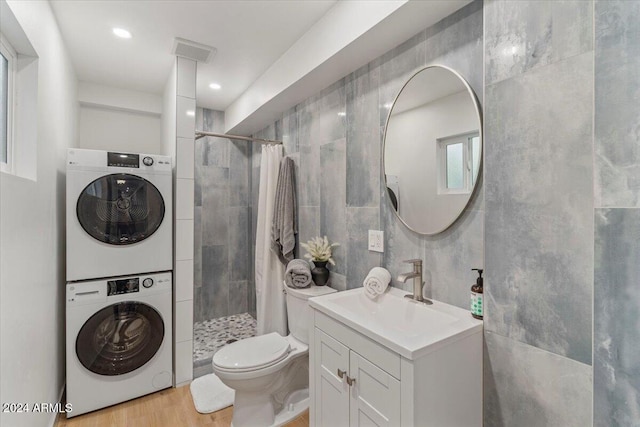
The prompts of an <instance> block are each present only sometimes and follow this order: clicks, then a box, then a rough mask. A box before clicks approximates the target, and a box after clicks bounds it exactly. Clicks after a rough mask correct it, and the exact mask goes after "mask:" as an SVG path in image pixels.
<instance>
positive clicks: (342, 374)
mask: <svg viewBox="0 0 640 427" xmlns="http://www.w3.org/2000/svg"><path fill="white" fill-rule="evenodd" d="M346 373H347V371H343V370H342V369H338V376H339V377H340V378H344V374H346ZM347 381H349V377H347Z"/></svg>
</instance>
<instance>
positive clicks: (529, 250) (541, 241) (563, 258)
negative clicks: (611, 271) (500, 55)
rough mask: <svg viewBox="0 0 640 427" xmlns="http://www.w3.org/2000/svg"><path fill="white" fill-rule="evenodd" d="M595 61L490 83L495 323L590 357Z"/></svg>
mask: <svg viewBox="0 0 640 427" xmlns="http://www.w3.org/2000/svg"><path fill="white" fill-rule="evenodd" d="M592 64H593V56H592V55H591V54H589V53H587V54H583V55H580V56H577V57H573V58H570V59H567V60H565V61H562V62H558V63H556V64H553V65H549V66H547V67H543V68H540V69H537V70H535V71H531V72H529V73H526V74H524V75H522V76H520V77H518V78H513V79H509V80H505V81H502V82H500V83H497V84H495V85H491V86H488V87H487V89H486V93H485V96H486V105H487V109H486V114H485V119H486V122H485V140H486V145H485V146H486V151H485V161H486V168H485V171H486V172H485V197H486V224H485V227H486V231H485V238H486V243H485V248H486V249H485V251H486V258H485V261H486V265H487V273H486V276H487V287H488V289H487V294H488V295H487V304H486V309H487V314H486V315H485V326H486V328H487V329H488V330H490V331H493V332H497V333H499V334H501V335H505V336H508V337H510V338H512V339H515V340H519V341H522V342H525V343H527V344H531V345H534V346H536V347H540V348H543V349H546V350H549V351H552V352H554V353H557V354H560V355H564V356H567V357H570V358H572V359H575V360H578V361H581V362H584V363H591V321H592V312H591V311H592V310H591V296H592V283H593V282H592V281H593V273H592V271H593V263H592V260H593V240H592V236H593V217H592V213H591V212H592V210H593V189H592V176H593V174H592V148H591V147H592V145H591V143H590V142H589V141H591V140H592V103H591V100H592V93H593V91H592V87H593V78H592ZM541 106H544V108H541Z"/></svg>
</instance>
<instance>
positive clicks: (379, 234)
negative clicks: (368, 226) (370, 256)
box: [369, 230, 384, 252]
mask: <svg viewBox="0 0 640 427" xmlns="http://www.w3.org/2000/svg"><path fill="white" fill-rule="evenodd" d="M369 250H370V251H374V252H384V231H381V230H369Z"/></svg>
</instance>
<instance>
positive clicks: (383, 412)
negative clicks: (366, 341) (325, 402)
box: [325, 351, 400, 427]
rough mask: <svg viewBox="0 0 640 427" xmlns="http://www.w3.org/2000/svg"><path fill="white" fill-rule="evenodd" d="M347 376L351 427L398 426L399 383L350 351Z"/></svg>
mask: <svg viewBox="0 0 640 427" xmlns="http://www.w3.org/2000/svg"><path fill="white" fill-rule="evenodd" d="M349 376H350V377H351V378H354V379H355V383H354V384H353V385H352V386H351V399H350V400H351V405H350V406H351V408H350V425H351V427H355V426H389V427H396V426H399V425H400V381H398V380H397V379H395V378H394V377H392V376H391V375H389V374H388V373H386V372H385V371H383V370H382V369H380V368H378V367H377V366H375V365H374V364H372V363H371V362H369V361H368V360H367V359H365V358H363V357H362V356H360V355H359V354H358V353H355V352H353V351H352V352H351V358H350V366H349ZM325 425H328V424H325Z"/></svg>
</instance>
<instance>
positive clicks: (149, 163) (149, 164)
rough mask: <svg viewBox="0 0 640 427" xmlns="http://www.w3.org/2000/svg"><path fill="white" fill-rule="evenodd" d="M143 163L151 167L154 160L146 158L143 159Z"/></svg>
mask: <svg viewBox="0 0 640 427" xmlns="http://www.w3.org/2000/svg"><path fill="white" fill-rule="evenodd" d="M142 163H144V165H145V166H151V165H153V159H152V158H151V157H145V158H144V159H142Z"/></svg>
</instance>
